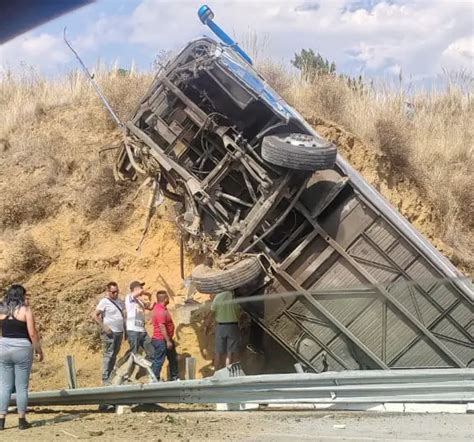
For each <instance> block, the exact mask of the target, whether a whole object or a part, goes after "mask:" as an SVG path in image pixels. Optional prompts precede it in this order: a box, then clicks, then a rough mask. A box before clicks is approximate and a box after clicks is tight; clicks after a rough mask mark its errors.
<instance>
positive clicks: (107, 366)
mask: <svg viewBox="0 0 474 442" xmlns="http://www.w3.org/2000/svg"><path fill="white" fill-rule="evenodd" d="M118 295H119V288H118V285H117V283H116V282H109V283H108V284H107V289H106V292H105V296H104V297H103V298H102V299H101V300H100V302H99V304H97V307H96V309H95V312H94V314H93V318H94V320H95V321H96V322H97V323H98V324H99V325H100V326H101V328H102V333H101V337H102V343H103V347H104V357H103V371H102V382H103V383H104V384H108V383H109V380H110V376H111V374H112V372H113V370H114V368H115V362H116V360H117V354H118V352H119V351H120V347H121V345H122V340H123V335H124V331H125V312H124V304H123V302H122V301H121V300H120V299H118Z"/></svg>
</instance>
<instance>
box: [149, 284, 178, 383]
mask: <svg viewBox="0 0 474 442" xmlns="http://www.w3.org/2000/svg"><path fill="white" fill-rule="evenodd" d="M169 302H170V298H169V296H168V293H167V292H166V290H158V292H157V293H156V304H155V306H154V307H153V314H152V323H153V337H152V340H151V343H152V345H153V348H154V355H153V364H152V366H151V368H152V370H153V373H155V376H156V378H157V379H158V380H159V379H160V374H161V368H162V367H163V363H164V362H165V359H166V358H168V363H169V367H170V378H171V380H172V381H176V380H179V378H178V355H177V353H176V344H175V342H174V341H173V338H174V330H175V327H174V323H173V318H172V317H171V314H170V312H169V311H168V308H167V306H168V304H169Z"/></svg>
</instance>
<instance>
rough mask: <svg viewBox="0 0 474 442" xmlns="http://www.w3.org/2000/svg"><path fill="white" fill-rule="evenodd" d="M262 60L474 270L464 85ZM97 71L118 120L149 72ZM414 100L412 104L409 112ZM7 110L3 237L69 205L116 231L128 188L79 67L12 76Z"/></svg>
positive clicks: (289, 94) (114, 134) (0, 140)
mask: <svg viewBox="0 0 474 442" xmlns="http://www.w3.org/2000/svg"><path fill="white" fill-rule="evenodd" d="M250 44H251V45H253V46H254V47H258V43H257V42H250ZM261 53H263V52H261ZM253 55H254V56H255V55H257V58H258V54H253ZM258 65H259V66H258V69H259V70H260V71H262V73H263V74H264V75H265V76H266V77H267V79H268V81H269V83H270V84H272V85H273V87H274V88H275V89H276V90H278V91H279V92H280V93H281V94H282V95H283V96H284V97H285V98H286V99H287V100H288V101H289V102H290V103H291V104H292V105H294V106H295V107H296V108H297V109H298V110H299V111H300V112H301V113H302V114H303V115H304V116H305V117H308V118H311V117H314V116H315V115H317V116H319V117H322V118H324V119H326V120H330V121H333V122H334V123H335V124H336V125H338V126H342V127H344V128H346V129H347V130H349V131H351V132H352V133H354V134H355V135H356V136H357V137H359V138H360V139H361V140H363V141H364V142H365V143H366V144H367V145H368V146H369V147H372V148H373V151H374V153H376V155H378V156H379V157H380V158H381V159H382V160H383V161H385V163H386V164H388V165H389V166H388V172H386V171H385V172H386V173H388V174H389V175H392V177H394V178H396V179H398V178H400V177H402V178H405V179H407V180H409V181H410V182H411V183H413V186H415V187H416V188H417V192H418V193H419V194H421V195H422V196H423V198H424V200H425V202H426V204H427V205H430V206H432V207H433V208H434V209H433V213H434V219H433V223H434V224H435V225H436V229H437V230H436V231H437V233H436V234H437V235H438V237H439V238H440V239H441V240H442V241H444V242H445V243H446V244H448V245H450V246H452V247H454V248H455V249H456V251H457V252H456V253H457V254H458V260H459V262H463V263H465V268H466V266H467V267H468V268H472V267H473V265H474V254H473V252H472V250H474V245H473V243H472V238H473V234H472V231H473V227H474V222H473V220H474V202H473V197H472V195H474V180H472V176H473V175H474V156H473V127H472V121H473V120H474V104H473V102H472V100H471V99H470V98H469V97H468V95H466V93H465V91H464V93H462V92H461V91H460V88H459V87H456V85H455V84H454V85H451V88H450V89H449V90H447V91H445V92H431V93H414V94H410V95H407V94H406V93H404V92H403V91H400V90H396V89H394V88H384V87H380V88H377V89H374V88H371V87H365V88H364V89H363V90H360V89H357V88H353V87H350V86H349V85H348V83H347V80H345V79H343V78H339V77H334V76H323V77H320V78H317V79H315V80H314V81H308V80H307V79H304V78H301V77H300V76H299V75H298V74H297V73H295V72H290V71H289V70H288V69H287V68H286V67H285V66H284V65H283V64H278V63H274V62H272V61H268V60H262V59H261V57H260V61H259V63H258ZM95 76H96V79H97V81H98V83H99V84H100V85H101V86H102V87H103V89H104V91H105V93H106V95H107V96H108V97H109V99H110V102H111V104H112V107H113V108H114V109H115V110H116V111H117V113H118V115H119V116H120V117H121V118H126V115H127V114H129V113H130V111H131V110H133V107H134V106H135V105H136V104H137V103H138V101H139V99H140V97H141V96H142V95H143V93H144V92H145V90H146V88H147V86H148V84H149V83H150V81H151V78H152V75H151V74H139V73H136V72H131V73H130V75H127V76H123V75H119V74H118V73H117V72H116V71H113V70H112V71H107V70H105V69H98V70H97V72H96V75H95ZM470 86H472V84H471V85H470ZM407 101H408V102H411V103H413V105H414V107H415V112H414V115H413V116H412V117H409V116H407V114H406V104H405V103H406V102H407ZM0 114H1V115H2V119H1V121H0V167H1V168H2V178H1V181H0V234H1V230H5V229H7V230H8V229H15V228H17V227H19V226H21V225H29V224H33V223H36V222H40V221H42V220H43V219H45V218H47V217H50V216H52V215H54V214H55V213H57V212H58V211H61V210H65V209H67V210H74V211H76V212H77V213H80V214H82V215H85V216H86V218H87V219H89V220H90V221H94V220H97V219H100V220H101V221H105V222H106V223H108V224H109V226H110V229H111V230H115V231H118V230H120V229H121V228H122V227H123V220H124V219H126V217H127V207H129V206H130V204H129V195H128V189H124V188H121V187H120V186H118V185H116V184H115V183H114V182H113V179H112V175H111V172H110V169H109V168H110V165H111V164H112V161H113V154H114V151H111V152H109V153H107V154H105V155H104V156H103V157H102V158H99V156H98V151H99V149H100V148H102V147H104V146H110V145H117V144H118V142H119V134H118V131H117V130H116V128H115V126H114V123H113V121H112V119H111V118H110V117H109V115H108V114H107V113H106V112H105V111H104V109H103V107H102V105H101V103H100V102H99V101H98V99H97V97H96V96H95V93H94V91H93V90H92V88H91V87H90V85H88V83H87V82H86V81H85V80H84V78H83V76H82V75H81V74H80V73H77V72H74V73H71V74H70V75H69V76H67V77H65V78H62V79H59V80H56V81H47V80H45V79H43V78H41V77H38V76H37V75H35V74H34V73H32V72H27V73H25V74H24V75H20V76H13V75H6V76H5V77H4V78H2V79H1V80H0ZM385 172H384V173H385ZM381 179H382V178H381ZM466 263H467V264H466Z"/></svg>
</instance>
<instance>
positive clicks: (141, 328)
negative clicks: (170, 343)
mask: <svg viewBox="0 0 474 442" xmlns="http://www.w3.org/2000/svg"><path fill="white" fill-rule="evenodd" d="M144 285H145V283H144V282H139V281H133V282H132V283H131V284H130V293H129V294H128V295H127V296H126V297H125V309H126V311H127V320H126V326H127V336H128V343H129V344H130V351H132V352H133V353H135V354H138V353H139V352H140V349H143V350H144V351H145V354H146V356H147V357H148V358H150V359H151V358H152V356H153V347H152V345H151V342H150V337H149V336H148V333H147V332H146V329H145V310H147V307H146V305H145V304H144V303H143V301H142V300H141V297H142V295H143V293H144V290H143V286H144Z"/></svg>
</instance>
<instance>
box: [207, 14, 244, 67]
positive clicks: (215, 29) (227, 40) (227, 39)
mask: <svg viewBox="0 0 474 442" xmlns="http://www.w3.org/2000/svg"><path fill="white" fill-rule="evenodd" d="M198 17H199V20H201V22H202V23H203V24H204V25H207V26H208V27H209V29H210V30H211V31H212V32H214V34H216V35H217V36H218V37H219V38H220V39H221V40H222V41H223V42H224V43H225V44H226V45H228V46H230V47H231V48H232V49H233V50H234V51H235V52H237V53H238V54H239V55H240V56H241V57H242V58H243V59H244V60H245V61H246V62H247V63H249V64H252V59H251V58H250V57H249V56H248V55H247V54H246V53H245V51H244V50H243V49H242V48H241V47H240V46H239V45H238V44H237V43H236V42H235V41H234V40H233V39H232V38H230V37H229V36H228V35H227V34H226V33H225V32H224V30H223V29H222V28H220V27H219V26H218V25H217V24H216V23H214V21H213V19H214V13H213V12H212V9H211V8H210V7H209V6H207V5H202V6H201V7H200V8H199V9H198Z"/></svg>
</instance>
